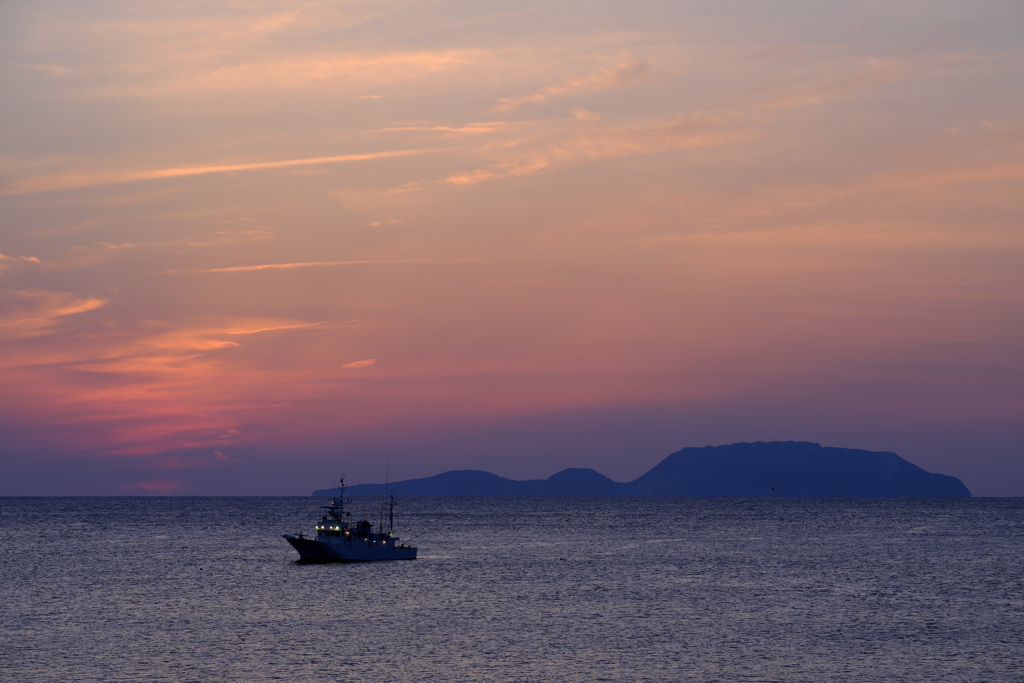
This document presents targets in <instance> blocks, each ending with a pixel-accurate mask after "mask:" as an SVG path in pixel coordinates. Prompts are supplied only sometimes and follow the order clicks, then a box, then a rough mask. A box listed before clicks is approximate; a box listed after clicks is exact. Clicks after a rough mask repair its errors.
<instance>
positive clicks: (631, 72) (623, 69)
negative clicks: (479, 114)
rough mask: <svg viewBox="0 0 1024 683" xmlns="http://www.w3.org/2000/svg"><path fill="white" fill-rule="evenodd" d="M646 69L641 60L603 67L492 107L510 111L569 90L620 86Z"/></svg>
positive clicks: (635, 78) (543, 100)
mask: <svg viewBox="0 0 1024 683" xmlns="http://www.w3.org/2000/svg"><path fill="white" fill-rule="evenodd" d="M647 70H648V67H647V65H646V64H644V63H641V62H631V63H626V64H621V65H619V67H618V68H616V69H604V70H602V71H601V72H599V73H596V74H592V75H590V76H583V77H573V78H568V79H566V80H564V81H562V83H560V84H558V85H549V86H547V87H546V88H541V89H540V90H539V91H537V92H535V93H533V94H532V95H524V96H522V97H510V98H506V99H503V100H501V104H499V105H498V106H496V107H495V108H494V109H495V111H512V110H515V109H518V108H519V107H521V106H522V105H524V104H539V103H542V102H549V101H550V100H552V99H554V98H556V97H560V96H562V95H564V94H566V93H569V92H575V91H580V90H607V89H609V88H617V87H621V86H623V85H626V84H629V83H633V82H635V81H637V80H639V79H640V78H641V77H642V76H644V75H645V73H646V72H647Z"/></svg>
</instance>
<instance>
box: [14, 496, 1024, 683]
mask: <svg viewBox="0 0 1024 683" xmlns="http://www.w3.org/2000/svg"><path fill="white" fill-rule="evenodd" d="M379 503H380V501H379V500H376V499H355V506H356V511H357V512H359V510H360V507H362V508H363V512H364V513H365V515H366V516H367V517H369V518H370V519H371V521H373V522H375V523H376V522H377V521H378V519H379V515H380V510H379ZM323 504H324V501H323V499H315V498H298V497H292V498H267V497H259V498H241V497H231V498H205V497H203V498H189V497H180V498H176V497H146V498H141V497H140V498H133V497H117V498H98V497H87V498H2V499H0V680H3V681H5V682H8V681H9V682H12V683H13V682H17V683H29V682H33V681H47V682H50V681H61V682H84V681H96V682H103V683H109V682H112V681H174V682H175V683H182V682H189V681H196V682H202V683H210V682H214V681H224V682H235V681H238V682H242V681H245V682H250V681H291V682H295V683H305V682H309V683H314V682H315V683H325V682H326V683H329V682H332V681H339V682H340V681H579V682H587V683H590V682H593V681H724V682H732V681H785V682H795V681H814V682H815V683H820V682H822V681H857V682H860V681H886V682H892V681H965V682H967V681H970V682H971V683H977V682H980V681H1022V680H1024V563H1022V560H1024V499H1011V498H989V499H984V498H975V499H863V500H861V499H779V498H773V499H740V498H731V499H730V498H672V499H669V498H409V499H404V500H399V505H398V507H397V509H396V533H398V535H399V536H401V537H403V538H404V539H405V540H408V541H410V542H411V543H412V544H413V545H416V546H418V547H419V558H418V559H416V560H413V561H402V562H377V563H368V564H323V565H304V564H298V563H296V561H295V560H296V559H297V558H298V555H297V554H296V552H295V551H294V550H293V549H292V548H291V546H290V545H289V544H288V543H287V542H286V541H285V540H284V539H283V538H282V537H281V534H282V533H295V532H298V531H304V532H305V533H307V534H308V533H310V532H312V531H313V524H314V521H315V519H317V518H318V514H319V506H320V505H323Z"/></svg>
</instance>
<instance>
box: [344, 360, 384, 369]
mask: <svg viewBox="0 0 1024 683" xmlns="http://www.w3.org/2000/svg"><path fill="white" fill-rule="evenodd" d="M376 364H377V359H376V358H367V359H366V360H354V361H352V362H351V363H345V364H344V365H342V366H341V367H343V368H368V367H370V366H371V365H376Z"/></svg>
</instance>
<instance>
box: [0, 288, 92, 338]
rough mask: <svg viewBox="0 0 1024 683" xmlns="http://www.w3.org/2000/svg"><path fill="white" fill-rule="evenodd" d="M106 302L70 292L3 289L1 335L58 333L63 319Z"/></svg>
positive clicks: (17, 336)
mask: <svg viewBox="0 0 1024 683" xmlns="http://www.w3.org/2000/svg"><path fill="white" fill-rule="evenodd" d="M106 304H107V301H106V300H105V299H99V298H95V297H82V296H78V295H76V294H73V293H71V292H53V291H46V290H38V289H30V290H2V291H0V338H25V337H38V336H43V335H47V334H51V333H53V332H55V331H56V330H57V329H59V327H60V326H61V325H62V324H63V322H64V319H65V318H67V317H68V316H71V315H76V314H78V313H87V312H89V311H94V310H96V309H97V308H100V307H102V306H105V305H106Z"/></svg>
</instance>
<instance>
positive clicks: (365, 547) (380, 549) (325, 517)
mask: <svg viewBox="0 0 1024 683" xmlns="http://www.w3.org/2000/svg"><path fill="white" fill-rule="evenodd" d="M385 505H386V508H387V530H386V531H385V530H384V529H379V530H377V531H374V530H373V525H372V524H371V523H370V522H369V521H368V520H366V519H363V520H361V521H359V522H356V523H352V522H351V521H350V519H351V516H352V513H351V512H349V511H347V510H346V509H345V477H344V476H342V477H341V485H340V486H339V487H338V495H337V496H336V497H335V498H334V499H333V500H331V504H330V505H325V506H324V507H323V508H322V509H323V510H325V513H324V514H322V515H321V516H320V521H318V522H317V524H316V537H315V538H313V537H307V536H306V535H305V534H302V533H299V534H295V535H292V534H284V538H285V540H287V541H288V542H289V543H291V544H292V547H293V548H295V549H296V550H297V551H299V562H301V563H314V562H375V561H378V560H415V559H416V548H414V547H412V546H408V545H404V544H401V543H399V538H398V536H395V494H394V492H391V494H390V497H389V499H388V501H387V502H386V503H385ZM380 526H381V527H383V526H384V524H383V515H381V524H380Z"/></svg>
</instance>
